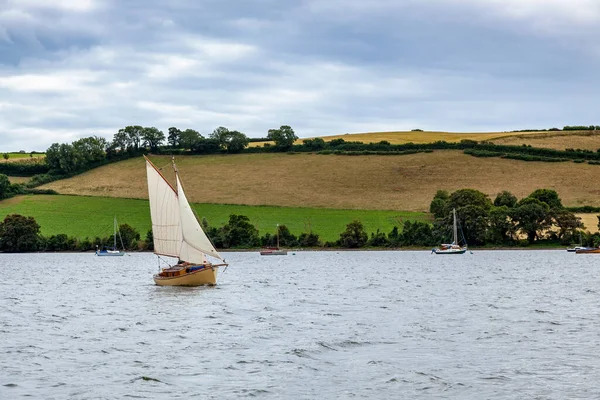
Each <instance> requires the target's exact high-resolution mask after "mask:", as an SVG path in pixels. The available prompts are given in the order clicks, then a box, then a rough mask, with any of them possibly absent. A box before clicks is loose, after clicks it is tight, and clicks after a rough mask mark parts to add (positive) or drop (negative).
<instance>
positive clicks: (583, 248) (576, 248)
mask: <svg viewBox="0 0 600 400" xmlns="http://www.w3.org/2000/svg"><path fill="white" fill-rule="evenodd" d="M592 249H593V247H585V246H575V247H569V248H568V249H567V251H568V252H571V253H576V252H577V251H580V250H592Z"/></svg>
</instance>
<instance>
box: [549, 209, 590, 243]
mask: <svg viewBox="0 0 600 400" xmlns="http://www.w3.org/2000/svg"><path fill="white" fill-rule="evenodd" d="M550 214H551V216H552V218H553V219H554V222H555V223H556V226H557V227H558V229H559V230H558V238H559V239H563V238H565V237H568V238H573V237H575V236H576V233H577V230H578V229H583V228H584V225H583V222H581V218H578V217H577V216H575V214H573V213H572V212H570V211H567V210H565V209H558V210H556V209H555V210H551V211H550Z"/></svg>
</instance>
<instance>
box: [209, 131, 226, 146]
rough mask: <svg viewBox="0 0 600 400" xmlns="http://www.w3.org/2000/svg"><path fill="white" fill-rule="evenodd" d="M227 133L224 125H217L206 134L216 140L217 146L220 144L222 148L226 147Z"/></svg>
mask: <svg viewBox="0 0 600 400" xmlns="http://www.w3.org/2000/svg"><path fill="white" fill-rule="evenodd" d="M228 135H229V129H227V128H225V127H224V126H219V127H218V128H216V129H215V130H214V131H212V133H211V134H210V135H208V137H209V138H211V139H215V140H216V141H218V142H219V146H221V148H222V149H225V148H227V136H228Z"/></svg>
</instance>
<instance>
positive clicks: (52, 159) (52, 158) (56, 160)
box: [46, 143, 60, 170]
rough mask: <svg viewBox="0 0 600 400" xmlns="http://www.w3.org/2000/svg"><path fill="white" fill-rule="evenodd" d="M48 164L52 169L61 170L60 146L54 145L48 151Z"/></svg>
mask: <svg viewBox="0 0 600 400" xmlns="http://www.w3.org/2000/svg"><path fill="white" fill-rule="evenodd" d="M46 164H48V166H49V167H50V169H54V170H60V144H59V143H52V145H51V146H50V147H48V149H47V150H46Z"/></svg>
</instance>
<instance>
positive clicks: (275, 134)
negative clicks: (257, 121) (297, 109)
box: [267, 125, 298, 150]
mask: <svg viewBox="0 0 600 400" xmlns="http://www.w3.org/2000/svg"><path fill="white" fill-rule="evenodd" d="M267 138H268V139H269V140H272V141H274V142H275V147H276V148H278V149H281V150H287V149H289V148H290V147H292V145H293V144H294V142H295V141H296V140H298V136H296V134H295V133H294V130H293V129H292V128H291V127H289V126H288V125H282V126H281V127H279V129H269V131H268V134H267Z"/></svg>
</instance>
